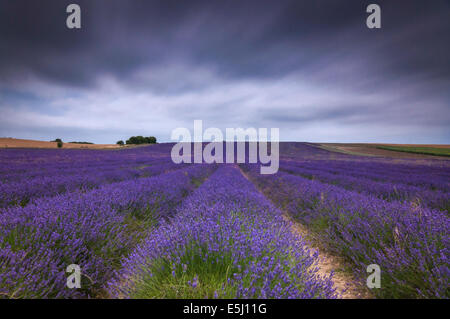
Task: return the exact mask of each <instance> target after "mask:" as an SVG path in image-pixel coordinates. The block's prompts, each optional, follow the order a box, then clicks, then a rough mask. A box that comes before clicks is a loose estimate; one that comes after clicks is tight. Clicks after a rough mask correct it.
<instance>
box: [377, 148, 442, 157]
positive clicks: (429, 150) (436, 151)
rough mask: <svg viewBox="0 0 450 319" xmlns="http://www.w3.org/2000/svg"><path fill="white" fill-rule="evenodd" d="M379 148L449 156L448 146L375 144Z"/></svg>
mask: <svg viewBox="0 0 450 319" xmlns="http://www.w3.org/2000/svg"><path fill="white" fill-rule="evenodd" d="M377 148H379V149H383V150H388V151H397V152H406V153H417V154H426V155H435V156H450V148H439V147H417V146H377Z"/></svg>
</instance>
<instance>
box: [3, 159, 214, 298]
mask: <svg viewBox="0 0 450 319" xmlns="http://www.w3.org/2000/svg"><path fill="white" fill-rule="evenodd" d="M213 169H214V167H213V166H210V165H208V166H203V165H198V166H189V167H186V168H183V169H180V170H176V171H173V172H169V173H166V174H163V175H159V176H154V177H148V178H140V179H132V180H127V181H122V182H118V183H113V184H107V185H103V186H100V187H99V188H97V189H94V190H91V191H87V192H81V191H74V192H70V193H66V194H63V195H56V196H53V197H51V198H40V199H36V200H34V201H33V202H31V203H30V204H28V205H27V206H25V207H9V208H5V209H3V210H2V212H1V213H0V229H1V230H2V231H1V233H0V296H2V297H6V298H58V297H64V298H68V297H98V296H101V295H102V291H103V288H104V285H105V283H106V282H107V281H108V280H109V279H110V278H111V276H112V274H113V270H114V269H116V268H117V267H118V266H119V263H120V260H121V258H122V257H123V256H124V255H126V254H127V253H128V252H129V251H130V249H132V248H133V247H134V246H135V245H136V244H137V243H138V242H139V240H140V239H141V238H143V237H145V235H146V234H147V233H148V231H149V230H150V229H151V228H152V227H154V226H155V225H156V224H157V223H159V221H160V220H161V219H162V218H168V217H169V216H170V214H171V213H172V211H173V209H174V207H175V206H177V205H178V204H179V203H180V202H181V200H182V198H183V197H184V196H186V195H187V194H189V193H190V192H191V191H192V190H193V189H194V188H195V185H197V184H198V183H199V181H201V180H203V179H204V178H205V177H206V176H207V175H209V174H210V173H211V172H212V170H213ZM70 264H78V265H79V266H80V267H81V270H82V273H83V277H82V278H83V280H82V288H81V289H69V288H68V287H67V286H66V279H67V274H66V273H65V269H66V267H67V266H68V265H70Z"/></svg>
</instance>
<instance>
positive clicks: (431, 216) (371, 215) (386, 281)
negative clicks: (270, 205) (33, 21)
mask: <svg viewBox="0 0 450 319" xmlns="http://www.w3.org/2000/svg"><path fill="white" fill-rule="evenodd" d="M353 165H355V163H354V164H353ZM243 168H244V169H245V170H246V171H247V172H248V173H249V176H251V179H252V180H253V181H254V182H255V183H256V184H257V185H258V186H259V187H260V188H261V189H262V190H263V192H264V193H265V194H267V196H269V197H270V198H271V199H272V200H273V201H274V202H275V203H277V204H278V205H279V206H280V207H281V208H283V209H285V210H286V211H288V212H289V213H290V214H291V215H292V216H293V217H295V218H296V219H297V220H299V221H301V222H302V223H304V224H305V225H307V226H308V227H309V229H310V230H312V231H313V232H314V233H315V234H316V235H317V236H318V238H319V240H320V241H321V242H322V243H325V244H326V245H327V246H328V248H329V249H330V250H332V251H334V252H335V253H336V254H338V255H341V256H343V257H345V258H346V260H347V261H348V262H349V263H351V264H352V265H353V269H354V272H355V274H356V276H358V277H359V278H361V280H364V279H365V277H366V276H367V274H366V267H367V266H368V265H369V264H378V265H379V266H380V267H381V271H382V284H381V285H382V288H381V289H376V290H375V291H374V293H375V294H376V295H377V296H379V297H391V298H398V297H407V298H415V297H429V298H448V297H450V296H449V292H448V287H449V278H450V270H449V247H450V240H449V236H448V234H449V230H450V221H449V217H448V215H447V214H446V213H444V212H441V211H439V210H432V209H429V208H426V207H420V206H412V205H410V204H408V203H401V202H398V201H393V202H388V201H385V200H382V199H380V198H378V197H376V196H373V195H370V194H360V193H357V192H355V191H349V190H346V189H343V188H341V187H338V186H335V185H330V184H326V183H322V182H320V181H317V180H310V179H306V178H303V177H301V176H297V175H292V174H287V173H284V172H279V173H278V174H276V175H272V176H264V175H260V174H258V169H257V167H254V166H252V165H243Z"/></svg>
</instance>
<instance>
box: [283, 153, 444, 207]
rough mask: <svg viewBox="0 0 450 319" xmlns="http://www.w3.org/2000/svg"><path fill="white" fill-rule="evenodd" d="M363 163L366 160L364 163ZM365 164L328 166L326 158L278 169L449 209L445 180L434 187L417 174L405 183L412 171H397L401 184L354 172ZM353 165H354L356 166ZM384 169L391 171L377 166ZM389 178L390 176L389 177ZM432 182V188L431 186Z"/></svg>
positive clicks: (371, 193)
mask: <svg viewBox="0 0 450 319" xmlns="http://www.w3.org/2000/svg"><path fill="white" fill-rule="evenodd" d="M364 164H365V163H364ZM364 164H360V163H352V165H353V169H351V167H346V166H344V167H342V168H330V167H332V165H330V163H329V161H316V162H314V163H303V162H283V163H281V170H283V171H285V172H288V173H292V174H297V175H301V176H303V177H306V178H309V179H317V180H319V181H321V182H324V183H328V184H334V185H338V186H340V187H343V188H345V189H349V190H354V191H357V192H359V193H363V194H368V195H373V196H376V197H379V198H381V199H384V200H388V201H401V202H409V203H410V204H411V205H415V206H423V207H430V208H434V209H439V210H443V211H447V212H448V211H450V192H449V191H448V190H447V184H448V182H447V181H445V182H444V181H442V182H441V183H439V184H440V186H441V187H440V189H437V188H436V185H438V183H437V180H434V181H433V180H430V177H432V176H429V177H428V179H425V178H424V179H423V180H422V181H419V179H418V178H417V176H415V177H416V178H415V179H414V180H415V184H410V183H407V180H408V178H409V180H412V179H413V178H411V174H407V173H406V172H405V173H400V174H398V176H402V175H401V174H404V175H403V176H405V178H404V181H403V183H400V182H394V181H392V180H389V179H388V178H386V179H387V180H385V179H383V176H382V174H380V175H376V178H375V177H374V178H372V177H371V176H370V177H367V175H369V174H361V173H359V172H357V169H358V166H362V165H364ZM355 166H356V168H355ZM379 166H382V167H383V168H384V169H385V172H384V174H387V173H391V175H389V176H391V177H392V175H393V172H392V171H389V170H387V168H386V167H384V166H385V165H379ZM391 179H392V178H391ZM432 183H434V184H433V185H435V187H433V188H432V187H430V184H432Z"/></svg>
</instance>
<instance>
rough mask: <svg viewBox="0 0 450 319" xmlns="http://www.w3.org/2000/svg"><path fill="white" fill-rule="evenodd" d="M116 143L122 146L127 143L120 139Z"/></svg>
mask: <svg viewBox="0 0 450 319" xmlns="http://www.w3.org/2000/svg"><path fill="white" fill-rule="evenodd" d="M116 144H117V145H120V146H122V145H123V144H125V143H124V142H123V141H122V140H120V141H117V143H116Z"/></svg>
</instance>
